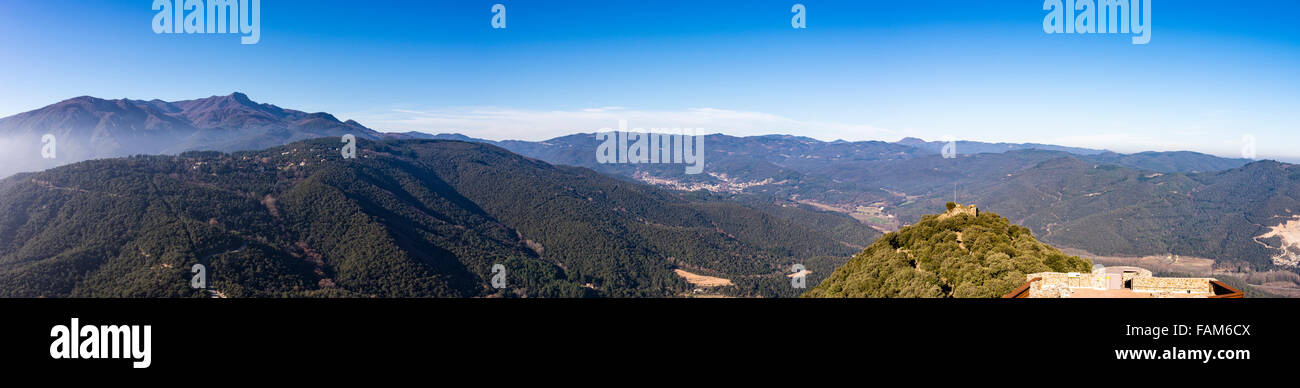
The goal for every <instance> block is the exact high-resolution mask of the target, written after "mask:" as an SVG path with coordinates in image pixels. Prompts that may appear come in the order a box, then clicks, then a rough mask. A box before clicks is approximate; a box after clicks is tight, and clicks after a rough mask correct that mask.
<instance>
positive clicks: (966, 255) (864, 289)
mask: <svg viewBox="0 0 1300 388" xmlns="http://www.w3.org/2000/svg"><path fill="white" fill-rule="evenodd" d="M974 213H976V212H975V211H974V209H973V208H967V207H964V206H962V207H959V206H958V205H956V204H953V203H949V204H948V211H947V212H945V213H944V214H940V215H926V216H924V217H922V219H921V221H920V222H917V223H916V224H913V225H910V226H906V227H903V228H902V229H899V230H898V231H897V232H892V233H888V234H885V236H884V237H881V238H880V240H877V241H876V242H875V243H873V244H871V246H870V247H868V248H867V249H866V250H864V251H862V253H859V254H858V255H857V256H854V257H853V259H851V260H849V262H848V264H845V265H844V266H843V267H840V268H839V269H836V270H835V272H834V273H832V274H831V275H830V277H828V278H827V279H826V280H824V281H822V282H821V284H820V285H818V286H817V287H816V288H813V289H811V290H809V291H808V292H807V293H805V294H804V296H805V297H819V298H864V297H865V298H943V297H957V298H995V297H999V296H1002V295H1005V294H1006V293H1008V292H1011V290H1013V289H1015V288H1016V287H1018V286H1020V285H1021V284H1024V282H1025V280H1026V276H1025V275H1027V274H1031V273H1036V272H1045V271H1055V272H1076V271H1078V272H1087V271H1091V270H1092V264H1091V263H1090V262H1088V261H1086V260H1084V259H1080V258H1078V257H1074V256H1069V255H1066V254H1064V253H1061V251H1060V250H1057V249H1056V248H1053V247H1051V246H1048V245H1046V244H1043V243H1041V242H1038V240H1037V239H1034V236H1033V235H1032V234H1031V233H1030V231H1029V229H1027V228H1025V227H1022V226H1018V225H1013V224H1011V223H1010V222H1009V221H1007V219H1005V218H1002V217H1001V216H998V215H997V214H994V213H990V212H978V215H975V214H974Z"/></svg>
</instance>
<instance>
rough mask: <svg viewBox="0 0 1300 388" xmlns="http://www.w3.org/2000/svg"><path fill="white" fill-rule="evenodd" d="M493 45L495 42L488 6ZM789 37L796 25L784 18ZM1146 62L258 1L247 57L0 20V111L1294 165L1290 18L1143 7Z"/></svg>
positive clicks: (943, 30)
mask: <svg viewBox="0 0 1300 388" xmlns="http://www.w3.org/2000/svg"><path fill="white" fill-rule="evenodd" d="M495 3H502V4H505V5H506V7H507V13H506V15H507V28H506V29H492V28H491V25H490V21H491V17H492V13H491V7H492V4H495ZM795 3H802V4H804V5H806V7H807V28H806V29H798V30H797V29H793V28H791V26H790V18H791V16H792V14H791V12H790V8H791V5H793V4H795ZM1153 3H1154V4H1153V6H1154V9H1153V12H1152V15H1153V22H1152V24H1153V31H1152V39H1151V43H1150V44H1147V45H1134V44H1131V42H1130V39H1129V36H1127V35H1108V34H1094V35H1049V34H1046V33H1044V32H1043V28H1042V23H1043V18H1044V16H1045V15H1046V13H1047V12H1046V11H1043V10H1042V5H1043V2H1042V1H1039V0H1026V1H1004V0H996V1H994V0H989V1H976V2H969V1H966V2H958V1H874V0H860V1H817V0H800V1H712V0H695V1H671V0H668V1H663V0H661V1H617V0H609V1H538V0H495V1H445V2H439V1H340V0H323V1H314V2H302V1H276V0H264V1H262V5H261V7H262V23H261V24H262V25H261V41H260V42H259V43H258V44H256V45H241V44H239V39H238V37H237V36H236V35H183V34H182V35H167V34H164V35H158V34H154V33H153V31H152V29H151V28H150V22H151V21H152V19H153V17H154V14H155V13H156V12H155V11H153V10H151V9H150V6H151V4H152V1H151V0H122V1H117V0H115V1H59V2H49V1H19V0H14V1H5V2H2V3H0V89H2V90H4V91H5V92H4V93H2V94H0V116H8V115H11V114H15V113H19V112H23V111H27V110H31V109H36V108H39V107H41V106H44V105H48V104H50V103H54V102H57V101H60V100H63V99H66V98H70V97H74V96H80V95H93V96H97V97H104V98H123V97H125V98H136V99H152V98H160V99H164V100H180V99H192V98H199V97H206V96H210V95H224V94H229V93H231V92H234V91H241V92H245V93H247V94H248V95H249V96H250V97H252V98H253V99H254V100H257V101H260V102H270V103H274V104H277V105H280V106H283V107H287V108H294V109H300V110H306V111H327V112H331V113H334V114H336V115H337V116H339V117H340V118H344V119H346V118H352V119H356V120H358V121H360V122H362V123H363V124H365V125H367V126H370V127H372V128H375V129H378V130H382V131H408V130H420V131H425V132H434V133H436V132H461V133H465V134H468V135H471V136H478V137H485V138H491V139H507V138H510V139H527V140H540V139H546V138H550V137H554V136H558V135H563V134H568V133H575V132H592V131H596V130H599V129H601V128H602V127H613V126H616V125H617V120H619V119H626V120H628V121H629V123H630V125H631V126H632V127H662V128H681V127H699V128H704V129H705V130H707V131H709V132H724V133H729V134H735V135H755V134H767V133H788V134H795V135H803V136H811V137H815V138H820V139H824V140H833V139H847V140H888V141H894V140H898V139H899V138H902V137H904V136H916V137H921V138H925V139H930V140H938V139H940V138H943V137H952V138H960V139H970V140H984V141H1014V142H1025V141H1033V142H1046V143H1056V144H1064V145H1072V146H1085V147H1096V148H1107V149H1112V150H1116V151H1121V152H1134V151H1142V150H1180V149H1186V150H1194V151H1201V152H1208V153H1214V154H1219V155H1225V156H1240V155H1241V148H1242V139H1243V137H1244V136H1245V135H1251V136H1253V137H1254V138H1255V139H1256V140H1257V144H1258V145H1257V148H1258V154H1259V157H1261V158H1279V159H1284V160H1296V159H1300V147H1298V146H1300V119H1298V118H1297V117H1298V114H1297V112H1300V78H1298V77H1300V76H1298V75H1297V73H1298V72H1297V69H1300V27H1297V25H1296V24H1295V23H1294V15H1295V14H1296V12H1298V11H1300V2H1295V1H1252V2H1223V1H1187V0H1182V1H1169V0H1154V1H1153Z"/></svg>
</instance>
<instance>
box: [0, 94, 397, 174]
mask: <svg viewBox="0 0 1300 388" xmlns="http://www.w3.org/2000/svg"><path fill="white" fill-rule="evenodd" d="M45 134H50V135H54V138H55V145H56V147H55V148H54V150H55V151H56V157H55V158H54V159H44V158H42V157H41V156H42V154H41V150H42V148H43V146H44V144H43V143H42V136H44V135H45ZM344 134H352V135H354V136H357V137H359V138H367V139H378V138H379V137H380V136H381V135H380V133H379V132H376V131H374V130H371V129H369V128H366V127H365V126H362V125H361V124H359V123H357V122H355V121H351V120H349V121H346V122H341V121H339V120H338V119H337V118H335V117H334V116H332V115H330V114H328V113H306V112H301V111H297V110H292V109H284V108H280V107H277V106H275V105H271V104H259V103H256V102H253V101H252V100H250V99H249V98H248V96H246V95H244V94H243V93H233V94H231V95H227V96H213V97H208V98H203V99H196V100H185V101H175V102H166V101H161V100H151V101H142V100H129V99H119V100H105V99H99V98H95V97H89V96H82V97H76V98H72V99H68V100H65V101H61V102H59V103H56V104H53V105H50V106H46V107H44V108H41V109H37V110H34V111H30V112H25V113H20V114H17V115H14V116H10V117H6V118H2V119H0V140H3V142H4V143H6V145H8V147H6V148H7V149H10V150H12V151H13V152H12V153H10V154H8V155H7V156H5V157H4V158H3V162H4V166H3V167H0V176H7V175H10V174H12V173H15V172H19V171H39V170H42V169H45V168H50V167H53V166H58V165H63V164H67V163H72V162H77V161H81V160H88V159H99V158H111V157H121V156H128V155H135V154H149V155H156V154H177V153H181V152H185V151H194V150H212V151H225V152H230V151H242V150H254V149H262V148H267V147H272V146H277V145H281V144H286V143H290V142H294V141H299V140H306V139H312V138H318V137H325V136H336V137H337V136H342V135H344Z"/></svg>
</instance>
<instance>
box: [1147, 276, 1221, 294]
mask: <svg viewBox="0 0 1300 388" xmlns="http://www.w3.org/2000/svg"><path fill="white" fill-rule="evenodd" d="M1210 280H1211V279H1209V278H1148V277H1138V278H1134V279H1133V291H1137V292H1153V293H1160V292H1170V293H1191V294H1213V293H1214V287H1213V286H1212V285H1210Z"/></svg>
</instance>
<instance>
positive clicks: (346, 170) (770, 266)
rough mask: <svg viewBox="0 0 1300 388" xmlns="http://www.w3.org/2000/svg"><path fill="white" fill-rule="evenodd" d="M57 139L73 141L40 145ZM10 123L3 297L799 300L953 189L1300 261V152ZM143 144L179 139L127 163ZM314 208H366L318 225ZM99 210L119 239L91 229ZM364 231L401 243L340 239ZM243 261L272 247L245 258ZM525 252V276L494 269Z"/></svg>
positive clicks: (1118, 227)
mask: <svg viewBox="0 0 1300 388" xmlns="http://www.w3.org/2000/svg"><path fill="white" fill-rule="evenodd" d="M46 133H48V134H52V135H54V136H55V138H56V139H57V141H58V143H57V144H58V157H57V158H56V159H54V160H48V159H42V158H40V150H41V147H40V146H41V139H40V137H41V135H42V134H46ZM345 134H352V135H355V136H357V138H359V139H360V140H361V145H362V146H361V149H362V152H361V154H360V156H361V157H360V158H358V159H356V160H340V159H339V158H338V156H337V153H338V150H339V142H338V140H337V137H339V136H342V135H345ZM0 138H2V139H4V140H3V141H6V142H15V143H16V144H20V145H21V146H19V147H13V146H11V147H9V148H10V149H11V150H14V151H15V152H11V153H10V154H8V156H7V158H10V159H13V160H12V163H11V161H6V163H5V164H4V166H5V167H4V168H3V170H4V171H0V176H6V175H13V176H11V177H10V178H7V179H3V180H0V212H3V213H0V216H2V217H3V218H0V220H3V222H4V224H3V225H0V291H4V292H3V294H5V295H16V296H69V295H91V296H105V295H121V296H152V295H157V294H158V293H160V292H161V293H162V294H163V295H171V296H177V295H192V294H194V292H193V291H192V290H189V289H187V288H185V287H183V285H176V284H172V283H171V282H172V281H174V280H175V279H176V278H177V277H184V276H182V275H185V268H182V267H184V266H185V265H189V264H192V263H194V262H204V261H205V260H208V261H209V262H214V263H223V261H221V260H223V259H224V260H227V262H224V263H225V265H227V267H222V269H218V270H215V272H214V274H218V275H217V276H218V277H217V279H218V280H216V282H215V283H216V284H220V286H219V287H220V288H223V291H222V292H225V293H227V294H232V295H248V296H258V295H279V296H283V295H289V296H307V295H350V296H535V295H542V296H670V295H683V294H687V293H690V292H693V291H698V290H697V289H700V288H703V289H704V290H703V292H704V293H705V294H713V293H718V294H723V295H732V296H794V295H797V294H798V292H796V291H795V290H791V289H790V287H788V284H784V283H783V279H784V278H783V277H782V274H783V273H785V272H786V271H788V270H789V266H790V264H792V263H803V264H805V265H806V266H807V267H808V268H809V269H810V271H811V273H812V274H813V275H812V280H813V281H811V282H810V286H811V285H815V284H817V281H818V280H820V278H821V277H824V276H826V275H828V274H829V273H830V272H831V270H832V269H834V268H836V266H838V265H839V264H843V263H844V262H846V261H847V260H848V256H850V255H852V254H853V253H855V252H857V251H859V250H861V248H862V247H866V246H868V245H870V244H871V243H872V241H874V240H875V238H876V237H877V236H879V235H881V234H882V233H887V232H893V231H897V230H899V229H900V228H901V227H903V226H904V225H909V224H914V223H917V222H920V221H922V220H923V215H924V214H927V213H930V212H932V210H933V209H935V208H939V207H942V206H943V204H944V203H946V202H961V203H974V204H978V205H979V206H980V208H981V209H984V210H987V211H992V212H996V213H998V214H1000V215H1001V216H1003V217H1005V218H1006V219H1008V220H1009V221H1010V222H1011V223H1013V224H1017V225H1023V226H1024V227H1025V228H1027V229H1028V230H1029V231H1030V232H1031V233H1032V234H1033V235H1034V236H1037V238H1038V240H1041V241H1042V242H1044V243H1050V244H1052V245H1055V246H1057V247H1061V248H1063V249H1065V250H1067V251H1069V252H1071V254H1075V255H1080V254H1083V255H1085V256H1088V255H1092V257H1101V256H1106V257H1107V258H1108V259H1114V260H1128V258H1133V259H1135V260H1136V259H1137V258H1139V257H1154V256H1159V257H1168V258H1169V259H1168V261H1169V262H1170V266H1171V267H1170V268H1184V269H1185V268H1192V267H1180V265H1181V264H1180V263H1186V262H1189V261H1196V260H1201V261H1206V262H1212V263H1213V264H1212V265H1207V266H1203V267H1194V268H1195V270H1196V271H1205V272H1215V273H1236V274H1246V275H1243V277H1246V278H1252V276H1254V275H1253V274H1270V275H1269V276H1267V277H1268V278H1269V279H1272V278H1282V279H1295V273H1296V271H1297V267H1296V265H1297V263H1300V203H1297V201H1298V200H1300V168H1297V167H1295V166H1294V165H1290V164H1286V163H1278V162H1274V161H1252V160H1247V159H1232V158H1221V157H1216V156H1212V155H1206V154H1200V153H1195V152H1144V153H1136V154H1120V153H1115V152H1110V151H1106V150H1093V149H1086V148H1076V147H1064V146H1054V145H1046V144H1033V143H1025V144H1012V143H982V142H973V141H957V142H954V143H953V145H954V147H952V148H953V149H954V150H955V151H956V152H955V155H948V156H949V157H945V155H944V148H945V146H948V143H947V142H933V141H924V140H921V139H915V138H907V139H903V140H901V141H898V142H884V141H859V142H847V141H834V142H824V141H820V140H816V139H811V138H807V137H799V136H790V135H768V136H752V137H735V136H727V135H722V134H715V135H708V136H706V138H705V155H706V160H707V164H706V167H705V170H704V171H705V174H697V175H690V174H685V173H684V172H683V169H682V168H681V166H679V165H671V164H600V163H597V162H596V159H595V157H594V155H595V150H596V147H597V146H598V145H599V140H598V139H597V137H596V136H595V134H574V135H569V136H563V137H559V138H554V139H549V140H545V141H517V140H507V141H491V140H484V139H476V138H471V137H468V136H463V135H458V134H441V135H431V134H425V133H421V132H408V133H381V132H377V131H374V130H371V129H369V128H366V127H365V126H362V125H361V124H359V123H356V122H354V121H350V120H349V121H342V122H341V121H339V120H338V119H336V118H335V117H333V116H332V115H329V114H326V113H305V112H301V111H295V110H289V109H283V108H279V107H276V106H274V105H270V104H261V103H256V102H253V101H252V100H250V99H249V98H248V97H247V96H245V95H243V94H240V93H234V94H232V95H229V96H216V97H210V98H205V99H199V100H189V101H177V102H164V101H160V100H152V101H141V100H126V99H123V100H102V99H96V98H91V97H78V98H74V99H71V100H67V101H63V102H60V103H57V104H54V105H51V106H48V107H45V108H42V109H38V110H36V111H32V112H27V113H23V114H19V115H15V116H11V117H8V118H4V119H0ZM311 139H315V140H311ZM330 139H333V140H332V141H331V140H330ZM198 150H203V151H215V152H192V151H198ZM137 154H148V155H159V154H162V155H171V156H148V157H145V156H137V157H129V158H123V157H126V156H130V155H137ZM81 160H91V161H87V162H82V163H75V164H70V165H66V164H69V163H73V162H77V161H81ZM60 165H63V167H59V168H53V169H51V168H50V167H54V166H60ZM506 166H508V167H506ZM19 171H40V172H36V173H19V174H16V175H14V174H15V173H17V172H19ZM358 182H361V183H358ZM105 185H108V186H105ZM614 193H619V194H618V195H614ZM593 194H598V195H593ZM575 195H576V196H577V197H574V196H575ZM625 195H626V196H630V197H624V196H625ZM92 197H93V198H92ZM188 197H195V198H208V199H210V201H208V202H213V203H216V204H218V205H212V204H207V203H203V202H201V201H198V202H196V201H195V200H190V199H186V198H188ZM573 198H587V201H586V202H583V201H575V200H573ZM599 198H604V199H603V200H600V201H597V199H599ZM85 201H88V202H85ZM277 204H280V205H277ZM611 204H616V205H612V206H611ZM552 205H558V206H559V208H560V209H564V210H563V211H562V212H548V211H547V210H546V209H548V206H552ZM322 206H323V207H322ZM209 207H211V209H208V208H209ZM125 209H134V210H132V211H134V212H135V213H131V212H127V211H126V210H125ZM195 209H206V210H202V211H199V210H195ZM119 213H120V214H119ZM137 213H138V214H137ZM131 214H137V215H134V216H132V215H131ZM139 214H149V215H150V217H147V219H146V217H143V216H141V215H139ZM319 214H330V215H334V216H339V215H349V216H348V218H347V219H354V218H355V219H358V220H366V221H364V222H362V221H357V223H356V224H355V225H349V226H348V227H347V228H343V229H340V228H342V227H341V226H339V225H332V226H331V228H325V227H323V226H321V225H322V224H329V222H327V221H326V220H324V219H319V218H312V217H322V216H319ZM106 222H111V223H106ZM448 225H450V227H451V228H454V229H455V230H456V231H458V232H454V233H452V232H448V230H451V229H445V227H447V226H448ZM323 228H324V229H323ZM556 229H558V230H562V231H564V232H555V231H554V230H556ZM100 230H117V231H123V233H121V234H122V235H123V237H121V238H108V237H105V238H104V239H89V240H86V239H84V238H82V237H85V236H89V235H96V234H99V233H102V232H99V231H100ZM181 231H184V232H183V233H182V232H181ZM359 231H366V232H365V233H363V234H361V235H358V234H356V233H361V232H359ZM178 233H179V234H178ZM66 236H76V237H78V238H74V239H68V238H66ZM630 236H636V237H630ZM356 238H361V239H362V240H364V241H367V242H366V243H365V244H366V245H367V246H369V247H373V248H374V249H375V251H378V252H386V253H385V254H363V253H362V252H361V251H349V250H347V248H341V247H337V246H331V245H336V244H331V243H330V241H336V240H339V239H356ZM584 238H589V239H591V241H590V242H583V241H585V240H584ZM186 239H188V240H186ZM65 240H66V241H65ZM687 242H689V243H687ZM149 244H153V245H149ZM682 244H686V245H682ZM245 246H247V248H245ZM520 247H523V248H520ZM155 251H157V252H168V253H166V254H162V253H155ZM137 253H138V255H137ZM159 255H162V256H159ZM236 256H237V257H245V256H256V258H255V259H250V260H251V261H248V262H250V263H256V265H253V266H252V267H238V266H236V267H238V268H239V269H238V270H237V271H236V272H238V273H241V275H238V276H236V275H233V274H232V273H231V272H228V271H230V270H232V269H231V267H229V266H230V265H233V262H229V260H233V259H227V258H230V257H236ZM163 257H166V259H164V258H163ZM507 257H508V258H512V259H511V261H508V262H506V264H505V265H506V266H507V267H508V268H509V269H510V272H511V273H516V271H522V272H523V273H527V274H529V275H528V276H527V277H526V278H525V279H528V280H527V281H526V282H525V283H526V284H527V286H523V287H519V288H517V289H516V288H512V289H510V290H504V291H503V290H498V289H493V288H491V287H489V282H488V279H490V278H491V272H490V271H489V270H490V269H491V264H497V263H501V262H503V260H502V259H501V258H507ZM361 258H365V259H361ZM1180 258H1181V259H1180ZM160 260H162V261H160ZM168 260H169V261H168ZM1180 260H1181V261H1180ZM236 262H238V260H236ZM303 263H306V264H303ZM142 264H149V266H148V267H147V268H152V269H150V270H149V271H145V270H142V269H141V268H140V267H139V266H140V265H142ZM164 264H165V265H166V267H163V268H166V269H167V271H163V272H166V273H165V274H164V275H159V274H157V273H154V272H150V271H159V270H158V269H157V268H155V267H157V266H163V265H164ZM381 267H384V268H386V267H393V268H404V270H403V271H401V273H393V272H392V271H388V272H385V271H384V270H382V269H381ZM375 271H377V272H375ZM65 273H67V274H70V275H67V276H63V275H60V274H65ZM1271 274H1280V275H1278V276H1273V275H1271ZM1247 275H1249V276H1247ZM1282 275H1285V276H1282ZM61 276H62V277H61ZM232 276H234V277H232ZM367 278H374V279H382V280H376V281H367V280H365V279H367ZM159 279H162V280H159ZM276 279H281V280H284V281H286V282H288V283H286V284H293V287H287V286H286V287H287V288H286V287H280V286H274V285H275V284H279V283H281V281H280V280H276ZM120 282H126V283H120ZM163 282H165V283H166V284H167V285H168V286H167V287H171V288H164V289H165V290H166V291H160V290H162V289H159V288H158V287H154V286H157V285H159V284H162V283H163ZM701 284H710V286H700V285H701ZM783 284H784V286H783ZM1293 286H1294V285H1292V286H1286V287H1293ZM949 291H951V290H949Z"/></svg>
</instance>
